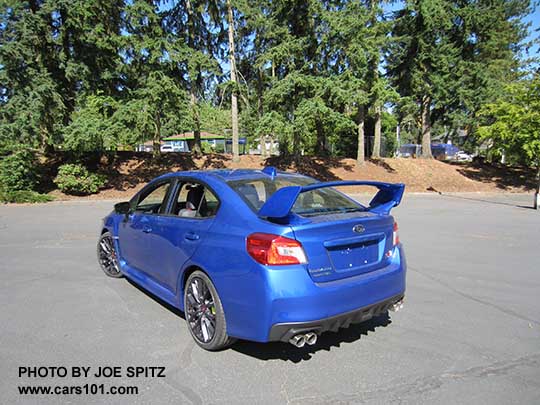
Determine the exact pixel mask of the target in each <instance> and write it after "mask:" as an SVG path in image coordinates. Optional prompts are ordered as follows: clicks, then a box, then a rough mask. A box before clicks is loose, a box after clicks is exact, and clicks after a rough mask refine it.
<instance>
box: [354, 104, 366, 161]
mask: <svg viewBox="0 0 540 405" xmlns="http://www.w3.org/2000/svg"><path fill="white" fill-rule="evenodd" d="M364 120H365V116H364V106H363V105H361V106H358V150H357V152H356V165H357V166H362V165H363V164H364V163H365V160H366V159H365V156H364Z"/></svg>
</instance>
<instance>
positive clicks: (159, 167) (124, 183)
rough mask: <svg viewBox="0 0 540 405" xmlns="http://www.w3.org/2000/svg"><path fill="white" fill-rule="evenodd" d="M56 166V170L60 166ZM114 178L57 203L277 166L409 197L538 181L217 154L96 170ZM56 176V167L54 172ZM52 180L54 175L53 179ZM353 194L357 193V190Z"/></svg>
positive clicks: (422, 164)
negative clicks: (154, 182)
mask: <svg viewBox="0 0 540 405" xmlns="http://www.w3.org/2000/svg"><path fill="white" fill-rule="evenodd" d="M58 163H60V162H56V164H53V165H52V166H56V165H57V164H58ZM91 165H93V166H94V169H97V171H99V172H100V173H103V174H105V175H106V176H107V177H108V183H107V186H106V188H105V189H104V190H102V191H101V192H100V193H99V194H96V195H93V196H89V197H73V196H66V195H64V194H62V193H60V192H59V191H58V190H54V191H51V192H50V194H52V195H54V196H55V197H56V198H57V199H80V198H85V199H88V198H90V199H96V198H98V199H123V198H129V197H130V196H132V195H133V193H134V192H135V191H137V190H139V189H140V188H141V187H142V186H143V185H144V184H146V183H147V182H148V181H150V180H151V179H153V178H154V177H156V176H158V175H160V174H163V173H167V172H173V171H181V170H197V169H200V170H209V169H227V168H230V169H239V168H247V169H260V168H263V167H265V166H269V165H270V166H275V167H277V168H278V169H280V170H286V171H296V172H299V173H303V174H307V175H309V176H313V177H315V178H317V179H319V180H323V181H329V180H377V181H385V182H392V183H405V184H406V186H407V191H409V192H411V191H412V192H429V191H434V192H435V191H440V192H501V191H503V192H527V191H530V190H532V189H533V187H534V186H533V179H534V175H533V173H532V171H531V170H527V169H524V168H509V167H502V166H493V165H487V164H479V163H446V162H440V161H437V160H424V159H378V160H370V161H367V162H366V163H365V164H364V165H363V166H361V167H357V166H356V162H355V160H353V159H338V158H314V157H300V158H299V159H293V158H283V157H280V156H272V157H270V158H262V157H261V156H253V155H248V156H241V158H240V162H233V161H232V159H231V156H229V155H220V154H211V155H204V156H202V157H200V158H194V157H193V156H191V155H189V154H179V153H168V154H164V155H163V156H161V157H159V158H153V157H152V155H151V154H149V153H143V152H139V153H133V152H120V153H118V154H116V155H111V156H108V157H102V158H101V159H99V160H96V161H95V162H93V164H91ZM51 172H54V167H51ZM51 174H52V173H51ZM351 192H353V190H351Z"/></svg>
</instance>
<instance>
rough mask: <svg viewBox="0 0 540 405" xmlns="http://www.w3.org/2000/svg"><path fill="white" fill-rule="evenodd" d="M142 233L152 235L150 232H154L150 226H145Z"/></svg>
mask: <svg viewBox="0 0 540 405" xmlns="http://www.w3.org/2000/svg"><path fill="white" fill-rule="evenodd" d="M142 231H143V232H144V233H150V232H152V228H150V227H149V226H148V225H145V226H143V229H142Z"/></svg>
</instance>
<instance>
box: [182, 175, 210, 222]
mask: <svg viewBox="0 0 540 405" xmlns="http://www.w3.org/2000/svg"><path fill="white" fill-rule="evenodd" d="M218 206H219V200H218V199H217V197H216V196H215V195H214V193H212V191H210V189H208V188H207V187H205V186H204V185H202V184H200V183H195V182H189V183H183V184H182V186H181V188H180V192H179V193H178V197H177V199H176V203H175V209H174V213H176V214H177V215H178V216H180V217H187V218H208V217H213V216H214V215H216V212H217V209H218Z"/></svg>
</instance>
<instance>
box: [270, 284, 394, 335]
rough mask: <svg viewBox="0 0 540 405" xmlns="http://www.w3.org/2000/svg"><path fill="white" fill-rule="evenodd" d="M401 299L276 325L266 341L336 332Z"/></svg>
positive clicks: (364, 319) (387, 308)
mask: <svg viewBox="0 0 540 405" xmlns="http://www.w3.org/2000/svg"><path fill="white" fill-rule="evenodd" d="M403 298H404V295H403V294H400V295H396V296H394V297H392V298H389V299H386V300H384V301H382V302H377V303H375V304H372V305H368V306H366V307H364V308H360V309H355V310H353V311H350V312H346V313H343V314H339V315H334V316H331V317H328V318H324V319H318V320H316V321H309V322H288V323H278V324H275V325H273V326H272V329H271V330H270V335H269V337H268V340H269V341H282V342H288V341H289V339H290V338H292V337H293V336H294V335H297V334H300V333H308V332H315V333H316V334H321V333H323V332H327V331H332V332H337V331H338V329H340V328H348V327H349V326H350V325H351V324H355V323H360V322H364V321H367V320H369V319H371V318H373V317H375V316H377V315H380V314H383V313H385V312H386V311H388V310H389V309H391V308H392V307H393V306H394V304H396V303H399V302H400V301H402V300H403Z"/></svg>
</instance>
